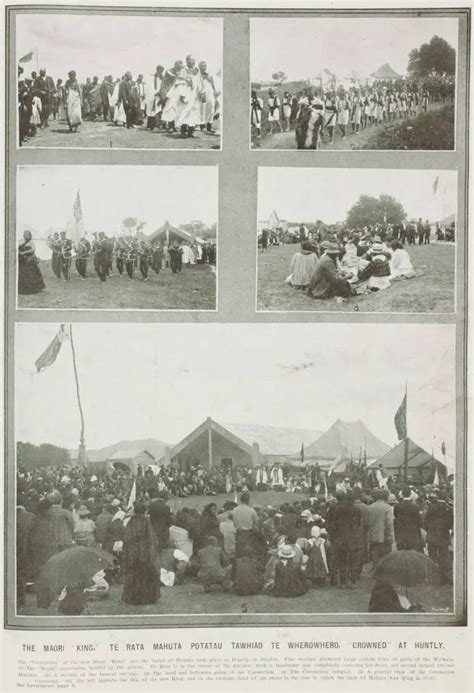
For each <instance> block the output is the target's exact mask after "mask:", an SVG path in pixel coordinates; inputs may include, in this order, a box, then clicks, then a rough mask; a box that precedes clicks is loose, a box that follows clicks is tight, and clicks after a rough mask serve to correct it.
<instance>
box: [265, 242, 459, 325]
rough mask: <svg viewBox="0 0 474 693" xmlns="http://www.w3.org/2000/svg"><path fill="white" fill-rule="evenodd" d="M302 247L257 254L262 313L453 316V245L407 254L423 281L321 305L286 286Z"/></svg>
mask: <svg viewBox="0 0 474 693" xmlns="http://www.w3.org/2000/svg"><path fill="white" fill-rule="evenodd" d="M298 247H299V246H298V245H283V246H274V247H270V248H269V249H268V250H267V251H265V252H262V251H258V280H257V285H258V299H257V309H258V310H274V311H279V310H281V311H339V312H346V311H369V312H382V313H393V312H398V313H405V312H406V313H425V312H427V313H431V312H432V313H449V312H452V311H453V310H454V263H455V246H454V244H433V243H432V244H431V245H426V246H411V247H410V248H408V251H409V253H410V256H411V258H412V262H413V265H414V267H415V269H416V270H422V271H423V276H421V277H416V278H415V279H410V280H408V281H398V282H394V283H393V284H392V286H391V287H390V288H389V289H386V290H385V291H380V292H378V293H373V294H368V295H363V296H353V297H351V298H349V299H347V301H346V302H345V303H336V301H335V300H334V299H326V300H317V299H313V298H310V297H309V296H307V294H306V293H305V292H304V291H300V290H297V289H294V288H293V287H292V286H290V284H285V279H286V277H287V276H288V274H289V267H290V261H291V258H292V257H293V254H294V253H295V252H296V251H297V250H298Z"/></svg>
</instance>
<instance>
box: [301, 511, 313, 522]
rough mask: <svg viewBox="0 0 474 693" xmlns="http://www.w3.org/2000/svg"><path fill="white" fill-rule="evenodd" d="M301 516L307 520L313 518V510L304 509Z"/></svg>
mask: <svg viewBox="0 0 474 693" xmlns="http://www.w3.org/2000/svg"><path fill="white" fill-rule="evenodd" d="M301 517H304V518H305V520H311V519H312V518H313V515H312V513H311V510H303V512H302V513H301Z"/></svg>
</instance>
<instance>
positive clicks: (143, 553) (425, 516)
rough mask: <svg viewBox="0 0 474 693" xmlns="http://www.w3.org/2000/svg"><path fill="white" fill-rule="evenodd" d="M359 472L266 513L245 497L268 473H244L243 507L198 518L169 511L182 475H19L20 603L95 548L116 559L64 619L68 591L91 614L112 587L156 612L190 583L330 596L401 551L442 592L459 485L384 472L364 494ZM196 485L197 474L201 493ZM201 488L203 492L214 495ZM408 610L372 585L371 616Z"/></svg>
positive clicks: (186, 510)
mask: <svg viewBox="0 0 474 693" xmlns="http://www.w3.org/2000/svg"><path fill="white" fill-rule="evenodd" d="M356 466H357V465H354V467H353V468H352V470H351V471H350V473H349V476H347V477H344V478H342V477H341V475H339V476H338V477H336V478H334V479H332V480H330V481H328V479H327V477H326V480H325V481H324V480H323V478H324V475H322V474H321V473H320V471H319V470H318V469H314V468H313V470H312V472H311V474H310V476H309V477H308V478H307V479H306V482H305V489H306V491H307V494H306V498H304V499H303V500H294V499H293V498H292V496H291V494H290V493H289V494H288V497H287V498H288V500H286V501H285V502H284V503H282V504H277V505H275V504H268V505H265V507H262V506H255V507H252V505H251V495H250V489H248V486H252V489H258V488H262V486H261V484H262V483H263V481H262V474H261V472H262V468H261V467H260V468H258V469H254V470H242V471H241V478H240V480H238V484H236V485H234V488H235V489H236V488H237V485H238V488H240V489H241V491H240V499H238V498H237V494H236V493H235V496H234V500H230V499H229V500H225V501H224V502H223V503H222V506H221V507H220V506H218V505H217V504H216V503H215V502H212V500H211V501H210V502H209V503H208V504H207V505H206V506H205V507H204V508H203V509H202V511H198V510H197V509H196V508H194V507H193V505H192V499H191V498H190V499H189V501H187V503H188V505H186V506H183V507H180V508H179V509H177V507H176V502H175V508H174V512H173V511H172V509H171V507H170V504H169V503H168V499H169V493H168V490H167V489H166V486H167V485H168V486H169V487H170V488H173V487H172V483H170V482H169V479H168V477H169V476H171V477H173V478H175V477H176V476H179V472H177V471H176V470H174V471H173V472H170V471H169V470H165V469H162V470H161V471H160V473H159V474H158V475H156V474H155V473H154V472H153V471H152V470H151V469H147V470H145V471H143V470H142V469H139V470H138V474H137V476H136V477H135V478H134V479H133V478H132V477H131V476H130V474H126V473H124V472H120V471H117V470H116V471H113V472H106V471H102V472H97V473H96V474H91V473H90V469H88V468H65V469H59V468H39V469H34V470H33V471H31V470H30V471H27V470H26V469H23V468H21V466H20V467H19V470H18V476H17V493H18V503H17V601H18V604H19V606H22V605H24V604H25V600H26V593H27V591H28V590H30V591H31V590H34V589H35V587H34V585H35V583H36V582H37V580H38V576H39V574H40V572H41V569H42V567H43V566H44V564H45V563H46V562H47V561H48V559H49V558H51V557H52V556H54V555H55V554H57V553H59V552H61V551H64V550H65V549H68V548H71V547H73V546H89V547H94V546H95V547H97V546H99V547H101V548H103V549H104V550H106V551H108V552H110V554H112V555H113V556H114V558H115V560H114V566H113V567H110V568H108V569H107V570H105V571H101V574H100V575H97V576H94V580H93V581H92V582H91V584H87V585H86V584H81V585H69V586H67V585H66V586H65V590H63V593H62V597H61V598H60V602H59V609H60V610H62V611H63V612H65V608H66V604H65V603H63V604H61V601H62V600H64V597H65V596H67V594H68V589H67V588H68V587H70V588H71V590H72V589H75V590H76V591H77V589H79V590H80V592H81V594H82V595H83V596H84V599H83V602H84V603H83V605H82V606H83V607H84V606H85V603H86V595H87V594H88V595H93V594H94V592H98V594H99V595H101V596H107V595H108V593H109V590H110V586H111V585H112V584H114V583H115V584H117V585H120V584H121V585H123V589H122V600H123V602H124V603H127V604H135V605H143V604H153V603H156V602H157V601H158V599H159V598H160V594H161V589H162V588H163V587H166V588H171V587H173V586H174V585H178V584H181V583H183V582H190V583H191V582H197V583H199V584H201V585H202V586H203V590H204V591H205V592H208V593H211V592H214V591H221V590H224V591H229V592H234V593H236V594H239V595H246V596H249V595H255V594H268V595H273V596H275V597H297V596H300V595H302V594H304V593H306V592H307V591H308V590H310V589H315V590H318V589H320V588H322V587H324V586H328V587H329V586H333V587H338V588H340V589H353V588H354V587H356V586H357V584H358V582H359V580H360V578H361V576H362V574H363V573H364V574H365V575H372V574H373V573H372V570H373V569H376V567H377V565H378V563H379V561H380V560H381V559H382V558H383V557H384V556H386V555H387V554H388V553H390V552H392V551H397V550H403V549H407V550H412V551H417V552H421V553H426V554H427V555H428V556H429V557H430V558H431V559H432V560H433V561H434V563H435V564H436V566H437V567H438V571H439V577H440V580H441V583H443V582H445V583H450V582H451V581H452V550H453V549H452V546H453V483H454V482H453V477H448V478H446V479H441V480H438V479H436V480H435V481H436V484H434V483H432V484H428V483H418V484H417V483H407V482H406V481H404V480H402V478H397V477H390V478H387V476H386V475H385V476H382V475H380V474H378V472H380V471H381V470H377V474H376V475H375V478H378V479H379V482H380V483H379V484H378V485H377V484H375V483H372V484H368V483H366V482H362V481H361V480H360V479H361V478H364V477H360V476H357V475H356V474H355V472H354V470H355V467H356ZM209 474H210V475H212V472H210V473H209ZM272 474H273V470H270V469H269V470H268V474H267V479H266V483H265V484H264V487H266V488H267V489H268V490H270V489H271V488H274V484H275V483H276V482H278V481H281V482H282V483H284V481H285V478H284V475H283V474H281V475H280V477H278V475H274V476H272ZM199 476H201V478H202V477H203V474H201V475H199V469H197V470H194V471H193V474H192V478H193V480H194V481H195V482H196V484H199V483H200V482H199V481H196V479H197V478H198V477H199ZM165 477H166V480H165ZM354 479H356V480H355V481H354ZM160 481H163V482H164V486H163V485H161V486H160ZM206 483H208V482H205V483H204V484H203V486H202V488H201V491H202V492H206V491H207V492H208V493H209V491H210V490H209V488H206V486H205V484H206ZM186 486H187V488H188V490H189V492H190V493H193V492H194V491H195V490H198V489H197V488H194V487H193V485H192V483H190V482H189V480H187V482H186ZM216 488H217V487H216ZM247 489H248V490H247ZM173 490H176V489H173ZM217 490H220V489H219V488H217ZM131 491H132V492H131ZM239 501H240V502H239ZM364 571H365V572H364ZM36 598H37V605H38V607H40V608H48V607H49V606H50V604H51V603H52V601H53V600H54V598H55V595H53V594H51V593H47V592H46V593H45V591H44V590H41V591H40V590H37V591H36ZM314 598H315V604H317V596H316V594H315V597H314ZM407 608H408V607H407V606H406V604H405V602H404V601H403V600H399V599H398V595H397V593H396V592H395V591H394V590H393V587H392V586H391V585H388V584H386V583H384V582H380V581H378V582H376V584H375V586H374V589H373V591H372V594H371V598H370V603H369V605H368V610H370V611H404V610H407ZM411 610H413V609H411ZM80 612H81V610H80V611H79V613H80Z"/></svg>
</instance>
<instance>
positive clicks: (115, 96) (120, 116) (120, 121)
mask: <svg viewBox="0 0 474 693" xmlns="http://www.w3.org/2000/svg"><path fill="white" fill-rule="evenodd" d="M119 91H120V80H117V82H116V83H115V86H114V90H113V92H112V96H111V99H110V104H111V107H112V109H113V116H112V117H113V121H114V123H115V125H125V124H126V122H127V116H126V115H125V109H124V107H123V103H122V101H121V100H119Z"/></svg>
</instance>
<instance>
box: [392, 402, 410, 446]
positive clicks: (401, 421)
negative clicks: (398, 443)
mask: <svg viewBox="0 0 474 693" xmlns="http://www.w3.org/2000/svg"><path fill="white" fill-rule="evenodd" d="M394 422H395V428H396V429H397V435H398V440H404V439H405V438H407V437H408V432H407V394H406V392H405V396H404V398H403V400H402V403H401V404H400V406H399V407H398V409H397V413H396V414H395V419H394Z"/></svg>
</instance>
